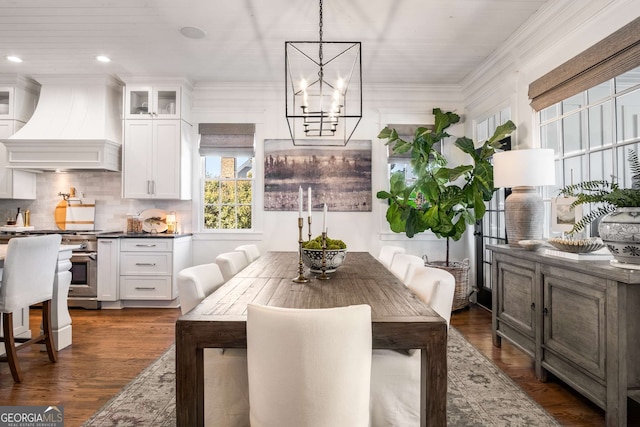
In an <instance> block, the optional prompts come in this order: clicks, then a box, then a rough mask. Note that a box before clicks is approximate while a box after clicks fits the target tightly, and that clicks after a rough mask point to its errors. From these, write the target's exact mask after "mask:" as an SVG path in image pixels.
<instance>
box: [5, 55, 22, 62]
mask: <svg viewBox="0 0 640 427" xmlns="http://www.w3.org/2000/svg"><path fill="white" fill-rule="evenodd" d="M7 60H8V61H11V62H22V59H21V58H19V57H17V56H14V55H9V56H7Z"/></svg>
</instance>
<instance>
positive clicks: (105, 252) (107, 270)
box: [98, 239, 120, 301]
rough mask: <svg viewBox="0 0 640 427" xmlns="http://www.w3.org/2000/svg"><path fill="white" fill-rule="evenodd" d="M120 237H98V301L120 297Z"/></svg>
mask: <svg viewBox="0 0 640 427" xmlns="http://www.w3.org/2000/svg"><path fill="white" fill-rule="evenodd" d="M119 261H120V239H98V301H118V300H119V299H120V288H119V279H120V262H119Z"/></svg>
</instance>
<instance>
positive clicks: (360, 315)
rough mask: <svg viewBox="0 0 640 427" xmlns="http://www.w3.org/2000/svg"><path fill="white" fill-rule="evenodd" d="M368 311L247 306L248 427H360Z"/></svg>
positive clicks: (364, 410) (365, 419) (367, 370)
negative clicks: (249, 426)
mask: <svg viewBox="0 0 640 427" xmlns="http://www.w3.org/2000/svg"><path fill="white" fill-rule="evenodd" d="M371 342H372V338H371V307H369V306H368V305H355V306H348V307H339V308H325V309H289V308H278V307H265V306H260V305H255V304H249V305H248V307H247V358H248V369H249V407H250V409H249V416H250V419H251V426H252V427H303V426H306V427H335V426H349V427H368V426H369V394H370V374H371Z"/></svg>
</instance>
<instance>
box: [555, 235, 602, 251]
mask: <svg viewBox="0 0 640 427" xmlns="http://www.w3.org/2000/svg"><path fill="white" fill-rule="evenodd" d="M547 242H548V243H549V244H550V245H551V246H553V247H554V248H556V249H559V250H561V251H564V252H572V253H574V254H586V253H589V252H593V251H597V250H599V249H602V248H604V243H603V242H602V240H600V239H599V238H597V237H591V238H588V239H576V240H571V239H560V238H552V239H549V240H547Z"/></svg>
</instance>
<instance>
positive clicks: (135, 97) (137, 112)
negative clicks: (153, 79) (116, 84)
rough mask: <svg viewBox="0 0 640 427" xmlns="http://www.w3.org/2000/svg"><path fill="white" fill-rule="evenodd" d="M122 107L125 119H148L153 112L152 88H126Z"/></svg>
mask: <svg viewBox="0 0 640 427" xmlns="http://www.w3.org/2000/svg"><path fill="white" fill-rule="evenodd" d="M124 105H125V108H124V110H125V111H124V116H125V118H127V119H134V120H136V119H142V120H144V119H150V118H151V117H152V111H153V88H152V87H151V86H127V87H126V89H125V101H124Z"/></svg>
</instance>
